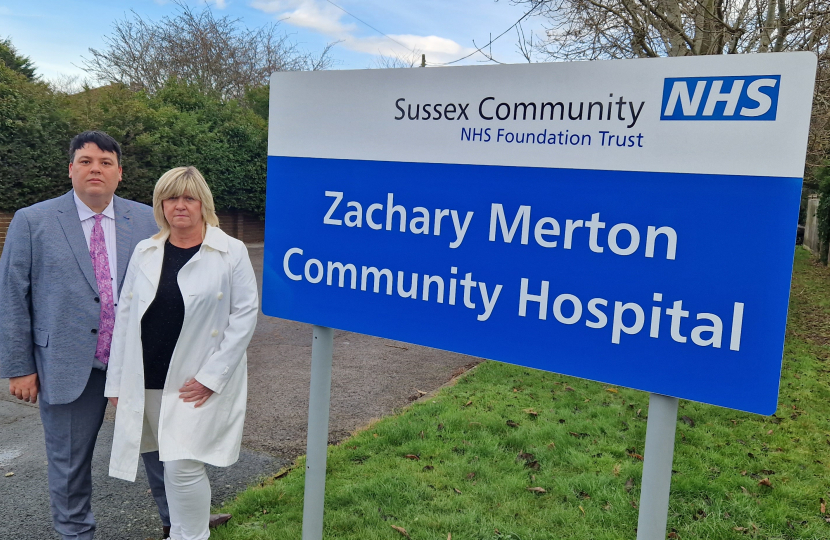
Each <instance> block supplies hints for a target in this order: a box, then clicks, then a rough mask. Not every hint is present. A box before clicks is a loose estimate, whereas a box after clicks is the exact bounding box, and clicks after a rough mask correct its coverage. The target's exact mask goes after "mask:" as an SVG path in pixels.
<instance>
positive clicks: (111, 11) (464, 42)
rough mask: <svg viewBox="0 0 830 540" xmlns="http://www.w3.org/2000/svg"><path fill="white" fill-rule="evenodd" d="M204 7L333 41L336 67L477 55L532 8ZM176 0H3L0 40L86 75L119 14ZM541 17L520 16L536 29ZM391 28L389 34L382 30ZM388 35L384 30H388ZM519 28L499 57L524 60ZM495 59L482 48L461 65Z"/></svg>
mask: <svg viewBox="0 0 830 540" xmlns="http://www.w3.org/2000/svg"><path fill="white" fill-rule="evenodd" d="M185 1H186V2H187V4H188V5H191V6H193V7H197V8H200V6H204V5H205V4H207V5H208V6H209V7H210V9H212V10H213V11H214V15H215V16H224V15H228V16H230V17H232V18H239V19H241V24H242V25H244V26H246V27H248V28H257V27H261V26H264V25H267V24H269V23H272V22H279V25H280V29H281V30H282V31H283V32H285V33H287V34H289V35H290V38H291V39H292V40H293V41H295V42H296V43H297V44H298V45H299V46H300V48H302V49H303V50H306V51H309V52H312V53H317V52H319V51H321V50H322V49H323V47H325V45H326V44H327V43H331V42H335V41H337V42H339V43H337V45H335V46H334V48H333V49H332V51H331V53H330V54H331V57H332V59H333V60H334V65H333V66H332V67H333V69H365V68H371V67H377V65H378V58H379V57H380V56H381V55H384V56H388V57H393V56H398V57H408V56H411V55H412V51H415V52H417V53H418V58H419V59H420V53H423V54H425V55H426V61H427V64H429V65H436V64H441V63H446V62H452V61H455V60H458V59H459V58H462V57H464V56H467V55H469V54H470V53H473V52H474V51H475V50H476V46H478V47H481V46H483V45H485V44H486V43H488V42H489V41H490V37H491V35H492V36H493V37H495V36H497V35H499V34H501V33H502V32H504V31H505V30H507V29H508V28H510V27H511V26H512V25H513V24H514V23H515V22H516V21H518V20H519V19H520V18H521V17H522V16H523V15H524V14H525V12H526V10H527V9H528V8H527V6H525V5H513V4H512V3H511V2H510V0H408V1H407V0H207V1H205V0H185ZM177 9H178V8H177V6H176V5H175V4H174V3H173V2H172V1H170V0H108V1H100V0H71V1H67V0H28V1H22V0H0V39H4V38H9V39H11V41H12V44H13V45H14V46H15V48H16V49H17V50H18V52H19V53H20V54H23V55H24V56H28V57H29V58H31V60H32V61H33V62H34V64H35V67H36V69H37V73H38V75H39V76H41V78H43V79H46V80H57V79H60V78H66V77H78V78H80V79H83V78H84V77H87V74H86V72H84V71H83V69H82V66H83V58H84V57H86V58H90V57H91V55H90V54H89V49H90V48H95V49H103V48H105V41H104V38H105V37H106V36H107V35H109V34H111V33H112V31H113V24H114V23H115V22H116V21H118V20H123V19H125V18H132V17H134V16H135V15H134V14H137V15H139V16H141V17H142V18H143V19H145V20H159V19H161V18H162V17H164V16H165V15H173V14H175V13H176V10H177ZM542 24H543V21H541V20H538V19H534V18H533V16H532V15H531V16H530V17H528V18H527V19H525V21H523V23H522V25H523V29H524V31H525V33H526V34H529V33H530V32H531V31H533V32H536V33H537V35H538V33H540V32H541V31H542ZM383 34H385V35H383ZM387 36H388V37H387ZM517 41H518V37H517V33H516V30H515V29H513V30H511V31H509V32H507V33H506V34H505V35H504V36H503V37H501V38H500V39H499V40H497V41H496V42H495V43H493V44H492V46H491V47H490V48H488V51H491V52H492V56H493V58H495V59H496V60H498V61H499V62H503V63H519V62H524V61H526V60H525V59H524V58H523V57H522V56H521V54H520V53H519V50H518V47H517ZM477 63H489V61H488V60H487V59H486V58H485V57H484V56H482V55H481V54H480V53H477V54H474V55H473V56H471V57H470V58H467V59H465V60H462V61H460V62H458V63H457V64H458V65H464V64H477Z"/></svg>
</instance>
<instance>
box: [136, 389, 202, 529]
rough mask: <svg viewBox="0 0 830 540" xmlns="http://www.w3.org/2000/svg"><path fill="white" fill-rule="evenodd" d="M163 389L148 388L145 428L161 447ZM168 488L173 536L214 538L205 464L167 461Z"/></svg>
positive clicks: (165, 482) (165, 472)
mask: <svg viewBox="0 0 830 540" xmlns="http://www.w3.org/2000/svg"><path fill="white" fill-rule="evenodd" d="M161 393H162V390H145V391H144V429H145V430H149V431H148V433H150V434H152V436H153V437H154V438H155V439H156V446H158V429H159V415H160V414H161ZM164 489H165V491H166V492H167V505H168V506H169V507H170V538H172V539H173V540H205V539H207V538H210V530H209V529H208V522H209V521H210V482H209V481H208V477H207V471H206V470H205V464H204V463H202V462H201V461H196V460H193V459H179V460H175V461H165V462H164Z"/></svg>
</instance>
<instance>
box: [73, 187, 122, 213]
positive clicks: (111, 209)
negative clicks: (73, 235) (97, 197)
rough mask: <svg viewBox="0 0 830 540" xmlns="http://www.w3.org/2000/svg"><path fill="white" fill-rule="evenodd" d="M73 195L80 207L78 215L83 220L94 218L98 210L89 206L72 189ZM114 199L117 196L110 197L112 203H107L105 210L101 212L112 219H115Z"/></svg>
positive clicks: (76, 204)
mask: <svg viewBox="0 0 830 540" xmlns="http://www.w3.org/2000/svg"><path fill="white" fill-rule="evenodd" d="M72 195H73V197H74V198H75V206H76V207H77V208H78V217H79V218H80V219H81V221H86V220H87V219H89V218H94V217H95V216H96V215H97V213H96V212H93V211H92V210H91V209H90V208H89V206H87V205H86V203H85V202H84V201H82V200H81V198H80V197H78V194H77V193H76V192H75V191H74V190H73V191H72ZM114 201H115V197H113V198H112V199H110V203H109V204H108V205H107V207H106V208H104V211H103V212H101V213H102V214H104V216H106V217H108V218H110V219H115V208H114V206H113V204H114Z"/></svg>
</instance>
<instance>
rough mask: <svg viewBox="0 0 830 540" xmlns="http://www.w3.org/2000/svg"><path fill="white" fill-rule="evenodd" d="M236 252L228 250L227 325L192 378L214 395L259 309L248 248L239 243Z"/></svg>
mask: <svg viewBox="0 0 830 540" xmlns="http://www.w3.org/2000/svg"><path fill="white" fill-rule="evenodd" d="M238 246H239V247H238V251H237V249H234V250H233V251H235V252H236V253H232V256H233V259H234V261H233V267H232V269H231V272H232V274H231V298H230V309H231V312H230V316H229V318H228V327H227V328H225V332H224V333H223V335H222V341H221V342H220V343H219V347H218V349H217V350H216V352H214V353H213V354H212V355H211V356H210V358H208V361H207V362H205V364H204V365H203V366H202V368H201V369H200V370H199V372H198V373H197V374H196V377H195V378H196V380H197V381H199V382H200V383H202V384H203V385H205V386H207V387H208V388H210V389H211V390H213V391H214V392H216V393H217V394H221V393H222V390H223V389H224V388H225V385H226V384H228V381H229V380H230V379H231V377H232V376H233V372H234V370H235V369H236V367H237V366H238V365H239V363H240V362H241V361H242V357H243V356H244V355H245V350H246V349H247V348H248V343H249V342H250V341H251V337H252V336H253V335H254V328H255V327H256V319H257V313H258V312H259V295H258V293H257V283H256V275H254V268H253V266H251V259H250V258H249V257H248V250H247V249H246V248H245V245H244V244H242V243H241V242H240V243H239V244H238Z"/></svg>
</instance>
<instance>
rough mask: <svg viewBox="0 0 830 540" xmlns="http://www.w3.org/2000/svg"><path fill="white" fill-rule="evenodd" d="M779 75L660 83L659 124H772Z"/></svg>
mask: <svg viewBox="0 0 830 540" xmlns="http://www.w3.org/2000/svg"><path fill="white" fill-rule="evenodd" d="M779 86H781V76H780V75H765V76H755V77H682V78H671V79H666V80H665V82H664V83H663V105H662V113H661V115H660V119H661V120H775V115H776V113H777V111H778V88H779Z"/></svg>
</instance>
